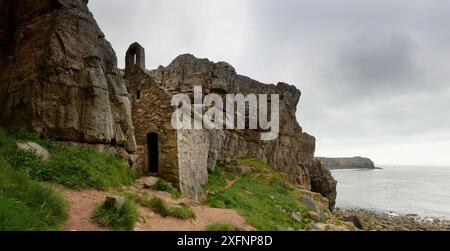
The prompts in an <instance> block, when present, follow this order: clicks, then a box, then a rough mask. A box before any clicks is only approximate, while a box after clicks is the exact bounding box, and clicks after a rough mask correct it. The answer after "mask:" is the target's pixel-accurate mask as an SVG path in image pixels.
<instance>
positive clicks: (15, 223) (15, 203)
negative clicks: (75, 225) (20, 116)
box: [0, 129, 137, 230]
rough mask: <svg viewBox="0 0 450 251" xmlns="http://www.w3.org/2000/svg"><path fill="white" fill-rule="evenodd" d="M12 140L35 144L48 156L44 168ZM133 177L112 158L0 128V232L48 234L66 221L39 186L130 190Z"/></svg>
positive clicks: (54, 198) (60, 205)
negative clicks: (38, 231)
mask: <svg viewBox="0 0 450 251" xmlns="http://www.w3.org/2000/svg"><path fill="white" fill-rule="evenodd" d="M18 141H32V142H36V143H38V144H40V145H41V146H43V147H45V148H46V149H47V150H48V151H49V152H50V153H51V158H50V160H49V161H48V162H47V163H44V162H43V161H42V159H41V158H40V157H38V156H36V154H35V153H34V152H31V151H19V150H17V148H16V142H18ZM136 177H137V175H136V174H135V173H134V172H132V171H130V170H129V169H128V168H127V167H125V165H124V164H123V163H122V161H121V160H120V159H118V158H116V157H112V156H109V155H106V154H102V153H98V152H96V151H93V150H89V149H84V148H79V147H64V146H59V145H57V144H55V143H54V142H53V141H52V140H49V139H42V138H40V137H39V136H37V135H36V134H33V133H27V132H18V133H13V134H10V133H6V132H5V131H3V130H1V129H0V230H54V229H58V227H59V226H60V225H61V223H62V222H63V221H64V220H65V219H66V218H67V205H66V202H65V201H64V199H63V198H62V197H61V196H59V195H58V194H57V193H56V192H55V191H54V190H52V189H51V188H48V187H46V186H44V185H42V184H40V183H39V182H42V181H45V182H51V183H57V184H61V185H64V186H66V187H68V188H72V189H88V188H92V189H106V188H108V187H113V186H118V185H130V184H132V182H133V181H134V180H135V178H136Z"/></svg>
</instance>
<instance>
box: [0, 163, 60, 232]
mask: <svg viewBox="0 0 450 251" xmlns="http://www.w3.org/2000/svg"><path fill="white" fill-rule="evenodd" d="M67 211H68V210H67V204H66V202H65V201H64V199H63V198H62V197H61V196H59V195H58V194H57V193H56V192H55V191H53V190H52V189H51V188H48V187H45V186H43V185H41V184H39V183H37V182H35V181H33V180H31V179H30V178H29V177H28V176H27V175H25V174H23V173H21V172H16V171H14V170H12V169H11V167H10V166H9V164H8V163H7V162H6V161H5V160H4V158H3V157H2V156H1V155H0V231H42V230H44V231H46V230H58V229H59V228H60V226H61V223H62V222H64V221H65V220H66V219H67V217H68V212H67Z"/></svg>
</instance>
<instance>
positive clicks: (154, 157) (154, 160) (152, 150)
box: [147, 133, 159, 174]
mask: <svg viewBox="0 0 450 251" xmlns="http://www.w3.org/2000/svg"><path fill="white" fill-rule="evenodd" d="M158 138H159V137H158V134H157V133H149V134H147V152H148V172H149V173H152V174H157V173H158V171H159V145H158Z"/></svg>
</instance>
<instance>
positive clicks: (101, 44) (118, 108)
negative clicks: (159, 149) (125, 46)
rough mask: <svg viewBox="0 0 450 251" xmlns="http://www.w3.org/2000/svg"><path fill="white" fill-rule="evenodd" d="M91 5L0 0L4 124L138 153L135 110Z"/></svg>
mask: <svg viewBox="0 0 450 251" xmlns="http://www.w3.org/2000/svg"><path fill="white" fill-rule="evenodd" d="M87 2H88V1H87V0H17V1H8V0H0V6H1V8H0V12H1V13H0V14H1V15H0V47H1V48H0V59H1V60H0V66H1V68H0V123H1V124H3V125H4V126H5V127H7V128H10V129H27V130H33V131H36V132H38V133H41V134H44V135H46V136H49V137H52V138H55V139H58V140H65V141H74V142H83V143H93V144H97V143H102V144H113V145H117V146H122V147H124V148H126V149H127V151H129V152H133V151H135V150H136V142H135V139H134V128H133V123H132V118H131V105H130V100H129V96H128V93H127V89H126V87H125V85H124V82H123V79H122V77H121V76H120V74H119V71H118V69H117V59H116V55H115V52H114V50H113V49H112V47H111V45H110V44H109V42H108V41H106V40H105V38H104V37H105V36H104V34H103V33H102V32H101V30H100V29H99V27H98V26H97V23H96V21H95V19H94V18H93V16H92V14H91V13H90V12H89V10H88V7H87Z"/></svg>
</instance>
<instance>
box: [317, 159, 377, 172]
mask: <svg viewBox="0 0 450 251" xmlns="http://www.w3.org/2000/svg"><path fill="white" fill-rule="evenodd" d="M317 159H318V160H319V161H321V162H322V163H323V164H324V166H325V167H326V168H328V169H329V170H335V169H375V163H374V162H373V161H372V160H370V159H368V158H362V157H354V158H317Z"/></svg>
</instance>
